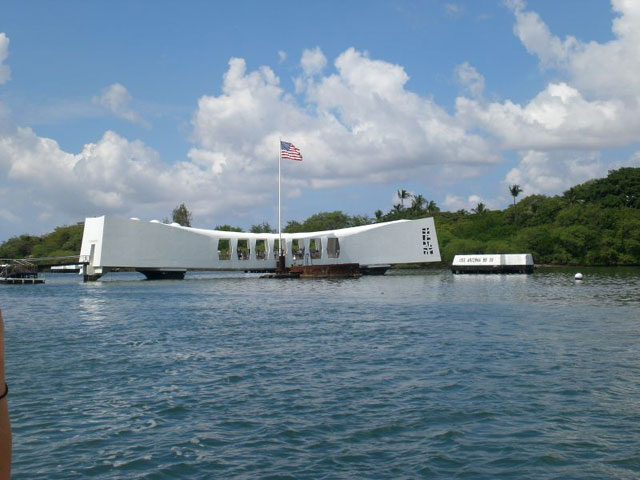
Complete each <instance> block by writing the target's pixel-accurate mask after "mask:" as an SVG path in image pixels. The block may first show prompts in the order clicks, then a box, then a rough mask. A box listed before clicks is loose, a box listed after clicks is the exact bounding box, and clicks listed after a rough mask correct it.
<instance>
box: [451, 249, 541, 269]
mask: <svg viewBox="0 0 640 480" xmlns="http://www.w3.org/2000/svg"><path fill="white" fill-rule="evenodd" d="M451 271H452V272H453V273H533V256H532V255H531V254H530V253H516V254H512V253H502V254H494V255H456V256H455V257H454V258H453V262H452V263H451Z"/></svg>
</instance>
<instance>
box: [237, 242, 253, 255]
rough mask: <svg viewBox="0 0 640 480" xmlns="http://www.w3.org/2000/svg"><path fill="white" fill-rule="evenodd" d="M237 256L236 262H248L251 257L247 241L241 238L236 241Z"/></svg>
mask: <svg viewBox="0 0 640 480" xmlns="http://www.w3.org/2000/svg"><path fill="white" fill-rule="evenodd" d="M236 250H237V252H236V253H237V254H238V260H249V256H250V255H251V248H249V240H247V239H246V238H241V239H239V240H238V247H237V248H236Z"/></svg>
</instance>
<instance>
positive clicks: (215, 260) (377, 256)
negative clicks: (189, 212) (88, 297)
mask: <svg viewBox="0 0 640 480" xmlns="http://www.w3.org/2000/svg"><path fill="white" fill-rule="evenodd" d="M282 241H283V244H284V247H285V250H286V266H287V267H290V266H291V265H330V264H340V263H358V264H360V265H361V266H363V267H367V266H372V265H380V264H393V263H416V262H436V261H440V250H439V249H438V240H437V237H436V231H435V226H434V223H433V219H432V218H424V219H420V220H398V221H395V222H386V223H376V224H373V225H363V226H360V227H352V228H345V229H340V230H328V231H323V232H307V233H293V234H291V233H287V234H285V233H283V234H282ZM277 250H278V234H270V233H259V234H257V233H238V232H224V231H218V230H203V229H199V228H188V227H181V226H176V225H167V224H163V223H156V222H144V221H138V220H132V219H125V218H118V217H113V216H109V215H107V216H103V217H93V218H87V219H86V220H85V225H84V235H83V237H82V247H81V251H80V255H81V261H85V262H88V270H87V272H86V273H87V274H88V275H89V276H94V277H99V276H100V275H103V274H105V273H107V272H108V271H109V270H110V269H113V268H135V269H137V270H139V271H143V272H147V271H164V272H172V271H173V272H184V271H186V270H189V269H206V270H258V271H265V270H275V269H276V257H277ZM145 274H146V273H145ZM158 278H162V277H161V276H160V277H158Z"/></svg>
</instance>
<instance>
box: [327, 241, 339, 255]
mask: <svg viewBox="0 0 640 480" xmlns="http://www.w3.org/2000/svg"><path fill="white" fill-rule="evenodd" d="M339 256H340V241H339V240H338V239H337V238H328V239H327V257H329V258H338V257H339Z"/></svg>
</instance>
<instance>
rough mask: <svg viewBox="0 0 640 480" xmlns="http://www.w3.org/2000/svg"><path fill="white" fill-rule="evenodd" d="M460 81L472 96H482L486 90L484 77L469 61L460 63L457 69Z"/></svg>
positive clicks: (457, 76)
mask: <svg viewBox="0 0 640 480" xmlns="http://www.w3.org/2000/svg"><path fill="white" fill-rule="evenodd" d="M455 74H456V79H457V80H458V83H459V84H460V85H461V86H462V87H463V88H464V89H465V90H466V91H467V92H468V93H469V94H470V95H471V96H472V97H480V96H481V95H482V92H483V90H484V77H483V76H482V75H480V73H478V71H477V70H476V69H475V68H474V67H473V66H472V65H471V64H469V62H464V63H461V64H460V65H458V66H457V67H456V69H455Z"/></svg>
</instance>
